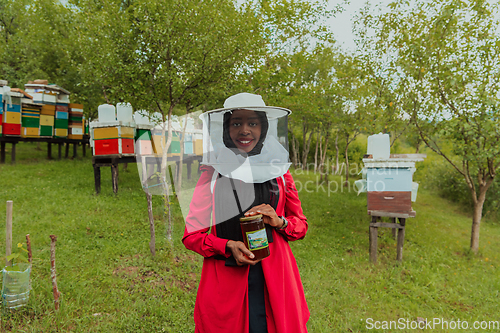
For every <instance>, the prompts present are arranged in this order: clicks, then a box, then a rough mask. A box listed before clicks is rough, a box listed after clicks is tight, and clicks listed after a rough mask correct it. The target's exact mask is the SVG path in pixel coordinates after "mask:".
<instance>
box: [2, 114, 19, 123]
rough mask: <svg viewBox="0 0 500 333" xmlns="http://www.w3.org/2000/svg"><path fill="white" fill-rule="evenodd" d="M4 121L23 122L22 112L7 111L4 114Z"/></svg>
mask: <svg viewBox="0 0 500 333" xmlns="http://www.w3.org/2000/svg"><path fill="white" fill-rule="evenodd" d="M4 117H5V118H4V121H3V122H4V123H8V124H20V123H21V113H20V112H9V111H6V112H5V114H4Z"/></svg>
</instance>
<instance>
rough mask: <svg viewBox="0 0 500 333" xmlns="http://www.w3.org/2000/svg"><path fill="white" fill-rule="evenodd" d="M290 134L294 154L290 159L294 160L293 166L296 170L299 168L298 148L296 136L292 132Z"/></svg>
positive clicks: (289, 131)
mask: <svg viewBox="0 0 500 333" xmlns="http://www.w3.org/2000/svg"><path fill="white" fill-rule="evenodd" d="M288 133H290V139H291V140H290V141H291V142H292V153H291V154H290V158H291V160H292V165H293V167H294V168H297V163H298V159H297V146H296V143H297V142H296V141H295V135H293V132H292V131H291V130H288Z"/></svg>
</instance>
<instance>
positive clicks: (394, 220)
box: [391, 217, 398, 239]
mask: <svg viewBox="0 0 500 333" xmlns="http://www.w3.org/2000/svg"><path fill="white" fill-rule="evenodd" d="M391 222H392V223H397V222H398V221H396V218H395V217H391ZM396 233H397V230H396V228H392V239H396Z"/></svg>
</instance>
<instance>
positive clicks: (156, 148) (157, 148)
mask: <svg viewBox="0 0 500 333" xmlns="http://www.w3.org/2000/svg"><path fill="white" fill-rule="evenodd" d="M151 138H152V139H153V142H152V143H153V152H154V153H155V154H157V155H162V154H163V148H162V146H161V141H162V140H161V139H162V138H163V137H162V136H161V135H153V136H151Z"/></svg>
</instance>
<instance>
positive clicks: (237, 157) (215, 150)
mask: <svg viewBox="0 0 500 333" xmlns="http://www.w3.org/2000/svg"><path fill="white" fill-rule="evenodd" d="M242 112H243V114H244V115H245V116H244V118H245V119H246V117H252V119H255V122H256V123H258V125H259V131H258V132H260V135H259V137H258V138H257V137H252V138H249V139H248V140H246V139H245V137H243V138H241V140H238V138H237V137H232V135H231V127H232V126H239V121H235V118H234V117H235V115H236V114H238V115H241V114H242ZM290 113H291V111H290V110H288V109H285V108H280V107H274V106H266V104H265V103H264V101H263V99H262V97H261V96H260V95H255V94H250V93H240V94H236V95H233V96H231V97H229V98H228V99H226V101H225V102H224V108H222V109H216V110H212V111H208V112H205V113H203V114H202V115H201V116H200V119H201V120H202V122H203V161H202V164H205V165H209V166H212V167H213V168H214V169H215V170H216V171H217V172H218V173H220V174H221V175H222V176H225V177H228V178H232V179H238V180H241V181H243V182H245V183H263V182H266V181H268V180H271V179H274V178H278V177H281V176H282V175H283V174H285V173H286V172H287V171H288V168H289V167H290V163H289V160H288V157H289V154H288V139H287V138H288V123H287V117H288V115H289V114H290ZM238 117H239V116H238ZM252 124H253V123H252ZM252 124H250V126H253V125H252ZM253 141H255V142H253ZM246 146H248V147H249V149H250V148H251V150H249V151H246V150H245V147H246Z"/></svg>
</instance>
